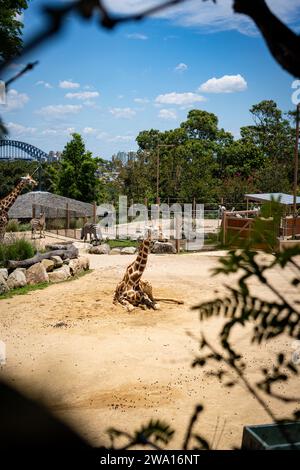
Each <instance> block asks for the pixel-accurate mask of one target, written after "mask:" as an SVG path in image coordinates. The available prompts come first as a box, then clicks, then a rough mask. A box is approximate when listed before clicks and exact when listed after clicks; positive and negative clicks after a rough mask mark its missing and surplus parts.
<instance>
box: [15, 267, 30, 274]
mask: <svg viewBox="0 0 300 470" xmlns="http://www.w3.org/2000/svg"><path fill="white" fill-rule="evenodd" d="M15 271H21V272H22V273H24V274H25V275H26V271H27V269H26V268H17V269H15Z"/></svg>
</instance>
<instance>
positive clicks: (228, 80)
mask: <svg viewBox="0 0 300 470" xmlns="http://www.w3.org/2000/svg"><path fill="white" fill-rule="evenodd" d="M246 89H247V82H246V80H245V79H244V77H242V75H240V74H238V75H224V76H223V77H220V78H216V77H213V78H210V79H209V80H207V82H205V83H202V85H201V86H200V87H199V91H202V92H204V93H234V92H236V91H245V90H246Z"/></svg>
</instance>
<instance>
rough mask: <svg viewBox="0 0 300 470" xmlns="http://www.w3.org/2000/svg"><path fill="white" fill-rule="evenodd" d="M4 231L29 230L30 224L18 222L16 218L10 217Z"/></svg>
mask: <svg viewBox="0 0 300 470" xmlns="http://www.w3.org/2000/svg"><path fill="white" fill-rule="evenodd" d="M5 230H6V232H28V231H30V230H31V225H30V224H20V223H19V222H18V220H15V219H11V220H9V221H8V224H7V226H6V229H5Z"/></svg>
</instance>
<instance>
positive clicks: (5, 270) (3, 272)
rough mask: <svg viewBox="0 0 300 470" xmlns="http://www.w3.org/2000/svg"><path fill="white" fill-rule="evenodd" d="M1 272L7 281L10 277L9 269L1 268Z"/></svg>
mask: <svg viewBox="0 0 300 470" xmlns="http://www.w3.org/2000/svg"><path fill="white" fill-rule="evenodd" d="M0 274H1V276H2V277H3V278H4V280H5V281H7V279H8V270H7V269H5V268H1V269H0Z"/></svg>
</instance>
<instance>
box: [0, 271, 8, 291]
mask: <svg viewBox="0 0 300 470" xmlns="http://www.w3.org/2000/svg"><path fill="white" fill-rule="evenodd" d="M8 291H9V287H8V285H7V282H6V280H5V279H4V277H3V275H2V274H0V294H5V292H8Z"/></svg>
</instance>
